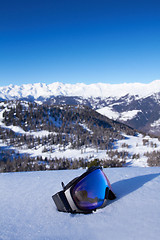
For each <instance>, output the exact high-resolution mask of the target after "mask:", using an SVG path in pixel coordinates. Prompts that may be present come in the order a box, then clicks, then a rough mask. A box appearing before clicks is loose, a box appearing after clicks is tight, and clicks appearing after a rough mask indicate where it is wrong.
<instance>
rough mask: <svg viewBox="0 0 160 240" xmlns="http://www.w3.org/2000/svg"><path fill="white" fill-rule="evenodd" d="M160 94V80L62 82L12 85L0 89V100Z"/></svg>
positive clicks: (138, 96)
mask: <svg viewBox="0 0 160 240" xmlns="http://www.w3.org/2000/svg"><path fill="white" fill-rule="evenodd" d="M158 92H160V80H155V81H152V82H150V83H147V84H144V83H138V82H136V83H121V84H109V83H93V84H88V85H87V84H84V83H76V84H68V83H66V84H64V83H62V82H53V83H51V84H45V83H34V84H23V85H20V86H18V85H12V84H10V85H9V86H4V87H0V98H1V99H2V100H12V99H20V98H28V97H29V96H32V97H33V98H34V100H37V99H38V98H40V97H43V98H45V99H47V98H49V97H51V96H79V97H80V96H81V97H83V98H89V97H101V98H106V97H116V98H117V97H118V98H119V97H122V96H125V95H127V94H129V95H134V96H137V98H141V97H147V96H150V95H152V94H153V93H158Z"/></svg>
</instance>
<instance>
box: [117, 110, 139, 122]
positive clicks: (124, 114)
mask: <svg viewBox="0 0 160 240" xmlns="http://www.w3.org/2000/svg"><path fill="white" fill-rule="evenodd" d="M139 112H141V110H131V111H127V112H122V113H121V114H120V118H119V120H120V121H127V120H131V119H132V118H134V117H135V116H136V115H137V114H138V113H139Z"/></svg>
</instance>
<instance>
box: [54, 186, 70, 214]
mask: <svg viewBox="0 0 160 240" xmlns="http://www.w3.org/2000/svg"><path fill="white" fill-rule="evenodd" d="M52 198H53V201H54V202H55V204H56V206H57V209H58V211H60V212H72V209H71V207H70V205H69V203H68V201H67V198H66V196H65V194H64V191H60V192H58V193H56V194H55V195H53V196H52Z"/></svg>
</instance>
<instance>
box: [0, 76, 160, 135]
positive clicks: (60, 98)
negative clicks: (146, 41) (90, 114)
mask: <svg viewBox="0 0 160 240" xmlns="http://www.w3.org/2000/svg"><path fill="white" fill-rule="evenodd" d="M14 99H23V100H28V101H41V102H47V103H50V104H69V105H77V104H83V105H87V106H89V107H91V108H93V109H94V110H97V111H98V112H99V113H101V114H103V115H105V116H107V117H109V118H111V119H114V120H117V121H120V122H123V123H125V124H127V125H129V126H131V127H133V128H136V129H138V130H139V131H143V132H146V133H150V134H153V135H160V80H155V81H153V82H151V83H148V84H142V83H123V84H105V83H95V84H90V85H86V84H83V83H77V84H63V83H60V82H54V83H52V84H49V85H47V84H41V83H37V84H26V85H25V84H24V85H22V86H17V85H9V86H6V87H0V100H2V101H4V100H14Z"/></svg>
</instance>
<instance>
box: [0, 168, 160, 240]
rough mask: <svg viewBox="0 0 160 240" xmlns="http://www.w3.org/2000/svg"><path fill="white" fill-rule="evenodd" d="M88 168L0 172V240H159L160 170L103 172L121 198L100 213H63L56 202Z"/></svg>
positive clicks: (112, 170) (140, 169)
mask: <svg viewBox="0 0 160 240" xmlns="http://www.w3.org/2000/svg"><path fill="white" fill-rule="evenodd" d="M84 171H85V170H84V169H78V170H59V171H45V172H27V173H1V174H0V209H1V211H0V240H62V239H63V240H70V239H76V240H82V239H83V240H84V239H92V240H101V239H112V240H119V239H123V240H151V239H153V240H159V236H160V227H159V223H160V222H159V220H160V168H159V167H157V168H150V167H149V168H138V167H132V168H129V167H128V168H110V169H104V172H105V173H106V175H107V176H108V178H109V180H110V182H111V184H112V188H113V191H114V192H115V193H116V195H117V199H116V200H114V201H109V202H108V205H107V206H106V207H105V208H103V209H100V210H97V211H96V212H94V213H92V214H89V215H84V214H75V215H73V214H70V213H61V212H58V211H57V209H56V206H55V204H54V202H53V200H52V198H51V196H52V195H53V194H55V193H56V192H57V191H60V190H61V184H60V183H61V181H64V183H67V182H69V181H70V180H71V179H73V178H74V177H76V176H79V175H80V174H82V173H83V172H84Z"/></svg>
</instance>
